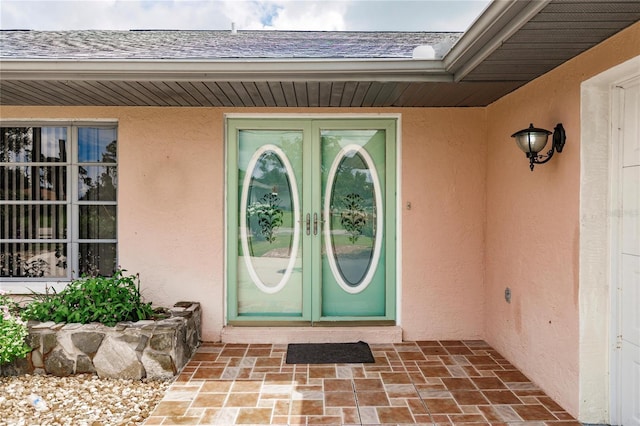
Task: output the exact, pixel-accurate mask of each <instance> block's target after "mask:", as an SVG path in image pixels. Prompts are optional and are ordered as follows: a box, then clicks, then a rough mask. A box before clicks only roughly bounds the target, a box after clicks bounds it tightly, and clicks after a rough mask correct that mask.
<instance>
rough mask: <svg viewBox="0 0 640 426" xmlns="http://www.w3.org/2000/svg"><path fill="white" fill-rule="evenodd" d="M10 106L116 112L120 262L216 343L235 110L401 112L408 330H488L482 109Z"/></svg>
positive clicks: (53, 114) (67, 115)
mask: <svg viewBox="0 0 640 426" xmlns="http://www.w3.org/2000/svg"><path fill="white" fill-rule="evenodd" d="M0 112H1V114H0V116H1V117H2V118H3V119H12V118H15V119H76V120H91V119H114V120H117V122H118V126H119V127H118V129H119V135H118V137H119V144H118V149H119V153H118V159H119V178H118V181H119V195H118V197H119V200H118V201H119V217H118V220H119V227H118V239H119V260H120V264H121V266H122V267H123V268H125V269H127V270H128V271H129V272H132V273H133V272H139V273H140V276H141V280H142V284H143V287H144V294H145V295H146V296H147V298H148V299H149V300H152V301H153V302H154V303H155V304H158V305H166V304H170V303H174V302H175V301H177V300H196V301H198V302H200V303H201V304H202V312H203V319H204V324H203V334H204V337H205V339H207V340H219V338H220V332H221V329H222V327H223V324H224V309H223V308H224V303H223V300H224V251H225V243H224V236H225V234H224V197H225V192H224V168H225V163H224V114H225V113H252V114H262V113H264V114H265V115H267V114H284V113H286V114H290V113H304V114H334V115H335V114H354V113H366V114H372V113H382V114H394V115H397V114H400V117H401V135H400V136H401V137H400V140H401V142H400V143H401V145H400V148H401V165H402V168H401V170H400V171H399V176H400V181H401V183H400V186H401V188H402V199H401V200H400V202H401V203H402V206H403V208H402V210H401V212H402V214H401V223H402V230H401V241H402V246H401V250H402V252H403V257H402V259H401V264H400V268H401V277H402V283H401V284H400V283H399V285H401V286H402V287H401V292H402V298H401V302H400V316H401V318H402V327H403V331H404V337H405V338H406V339H414V340H415V339H436V338H437V339H475V338H481V337H482V331H483V330H482V327H483V322H482V318H483V306H484V305H483V302H482V296H483V286H482V283H483V246H484V230H483V228H484V204H485V202H484V194H485V181H484V175H485V160H484V158H485V144H484V134H485V130H484V129H485V124H484V123H485V111H484V109H482V108H477V109H474V108H468V109H420V108H416V109H406V110H397V109H396V110H392V109H376V110H373V109H372V110H365V111H363V110H354V109H350V110H347V109H305V110H291V109H279V110H276V109H243V110H239V109H216V108H137V107H121V108H111V107H90V108H87V107H54V108H44V107H7V106H4V107H2V109H1V110H0ZM408 202H410V203H411V209H410V210H409V209H407V208H406V204H407V203H408Z"/></svg>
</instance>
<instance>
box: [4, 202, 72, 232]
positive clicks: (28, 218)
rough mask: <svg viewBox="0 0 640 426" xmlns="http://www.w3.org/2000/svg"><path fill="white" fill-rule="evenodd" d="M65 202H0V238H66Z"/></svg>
mask: <svg viewBox="0 0 640 426" xmlns="http://www.w3.org/2000/svg"><path fill="white" fill-rule="evenodd" d="M66 238H67V206H66V205H65V204H35V205H34V204H0V239H12V240H15V239H24V240H36V239H38V240H40V239H56V240H57V239H66Z"/></svg>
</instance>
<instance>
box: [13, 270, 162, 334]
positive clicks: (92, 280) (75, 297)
mask: <svg viewBox="0 0 640 426" xmlns="http://www.w3.org/2000/svg"><path fill="white" fill-rule="evenodd" d="M33 297H34V301H32V302H31V303H29V304H28V305H27V306H26V308H25V309H24V310H23V312H22V318H23V319H32V320H37V321H53V322H56V323H60V322H68V323H81V324H87V323H91V322H99V323H102V324H104V325H106V326H109V327H112V326H114V325H116V324H117V323H118V322H121V321H139V320H145V319H149V318H152V317H153V316H154V310H153V308H152V307H151V303H144V302H143V301H142V295H141V294H140V278H139V276H137V275H129V276H125V275H124V271H122V270H117V271H116V272H115V273H114V275H113V276H111V277H99V276H98V277H83V278H81V279H79V280H75V281H73V282H71V283H70V284H69V285H68V286H67V287H65V289H64V290H62V291H60V292H59V293H56V292H55V291H54V292H53V293H49V292H47V293H45V294H34V296H33Z"/></svg>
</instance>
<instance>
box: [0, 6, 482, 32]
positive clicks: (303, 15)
mask: <svg viewBox="0 0 640 426" xmlns="http://www.w3.org/2000/svg"><path fill="white" fill-rule="evenodd" d="M488 1H489V0H454V1H451V0H449V1H443V0H410V1H406V0H402V1H393V0H351V1H346V0H326V1H322V0H1V1H0V8H1V10H0V12H1V13H0V28H2V29H34V30H71V29H119V30H128V29H151V28H153V29H200V30H202V29H230V28H231V23H232V22H235V23H236V28H238V29H240V30H243V29H244V30H249V29H275V30H324V31H343V30H353V31H461V30H464V29H466V28H467V27H468V25H469V24H470V23H471V22H472V21H473V19H474V18H475V17H476V16H477V15H478V14H479V13H480V11H481V10H482V9H483V8H484V6H485V5H486V4H487V3H488Z"/></svg>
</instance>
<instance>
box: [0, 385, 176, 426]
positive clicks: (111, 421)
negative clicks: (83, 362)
mask: <svg viewBox="0 0 640 426" xmlns="http://www.w3.org/2000/svg"><path fill="white" fill-rule="evenodd" d="M170 384H171V382H170V381H159V380H152V381H138V380H121V379H100V378H98V377H97V376H95V375H86V374H84V375H77V376H71V377H54V376H31V375H26V376H18V377H0V425H2V426H4V425H7V426H9V425H10V426H23V425H24V426H27V425H28V426H33V425H38V426H54V425H55V426H58V425H65V426H66V425H69V426H85V425H86V426H111V425H140V424H142V423H143V422H144V420H145V419H146V418H147V417H149V415H150V414H151V412H152V411H153V409H154V408H155V406H156V405H157V404H158V403H159V402H160V400H161V399H162V397H163V395H164V393H165V391H166V390H167V388H168V387H169V385H170ZM33 395H35V396H39V397H40V398H41V399H42V400H43V401H44V403H45V404H46V410H45V411H40V410H38V409H37V408H36V406H34V404H33V402H32V400H33V399H34V397H33ZM41 408H42V407H41Z"/></svg>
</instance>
